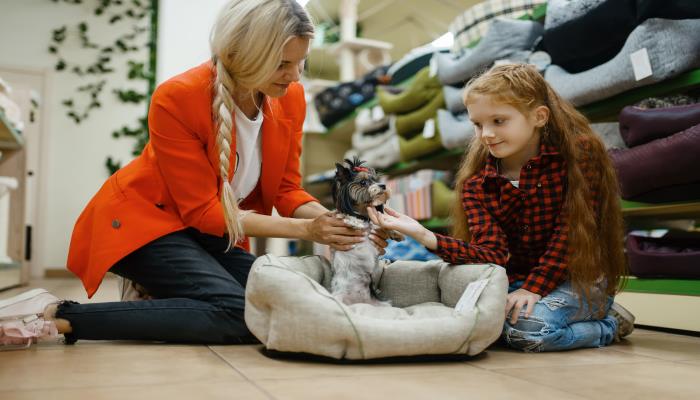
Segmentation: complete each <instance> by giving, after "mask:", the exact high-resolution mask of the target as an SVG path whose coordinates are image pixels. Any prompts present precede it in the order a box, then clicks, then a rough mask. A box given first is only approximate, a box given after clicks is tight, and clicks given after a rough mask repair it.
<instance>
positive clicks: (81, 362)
mask: <svg viewBox="0 0 700 400" xmlns="http://www.w3.org/2000/svg"><path fill="white" fill-rule="evenodd" d="M49 348H50V349H51V351H48V349H49ZM0 364H1V365H3V368H2V369H5V367H4V366H5V365H6V366H9V367H11V369H12V373H2V374H0V388H1V389H2V390H27V389H51V388H81V387H95V386H99V387H102V386H120V385H124V386H129V385H145V384H170V383H190V382H199V381H202V380H230V381H241V380H243V377H241V375H240V374H238V373H237V372H236V371H235V370H233V369H232V368H230V366H228V365H227V364H226V363H225V362H224V361H222V360H221V359H220V358H219V357H218V356H217V355H216V354H214V353H213V352H212V351H211V350H210V349H208V348H207V347H206V346H184V345H165V344H155V345H154V344H132V343H115V342H112V343H104V342H102V343H100V342H97V343H86V344H83V343H78V344H77V345H75V346H65V345H58V344H54V345H46V346H44V347H42V346H39V347H35V348H30V349H28V350H16V351H7V352H2V353H0ZM2 397H3V396H0V398H2Z"/></svg>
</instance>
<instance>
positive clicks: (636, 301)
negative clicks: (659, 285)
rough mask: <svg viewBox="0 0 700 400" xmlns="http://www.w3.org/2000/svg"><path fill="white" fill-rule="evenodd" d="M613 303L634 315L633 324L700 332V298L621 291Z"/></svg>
mask: <svg viewBox="0 0 700 400" xmlns="http://www.w3.org/2000/svg"><path fill="white" fill-rule="evenodd" d="M615 301H616V302H617V303H619V304H622V305H623V306H624V307H625V308H626V309H628V310H630V311H631V312H632V314H634V316H635V321H634V322H635V324H638V325H646V326H655V327H661V328H670V329H681V330H686V331H695V332H700V313H699V312H697V310H698V309H700V296H683V295H669V294H655V293H636V292H630V291H623V292H621V293H618V294H617V295H616V296H615Z"/></svg>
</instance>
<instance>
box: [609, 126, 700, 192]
mask: <svg viewBox="0 0 700 400" xmlns="http://www.w3.org/2000/svg"><path fill="white" fill-rule="evenodd" d="M608 154H610V158H611V159H612V162H613V165H615V169H616V170H617V176H618V179H619V181H620V191H621V193H622V198H624V199H630V198H633V197H636V196H639V195H642V194H644V193H647V192H649V191H652V190H654V189H659V188H662V187H667V186H673V185H683V184H687V183H693V182H699V181H700V168H698V155H699V154H700V125H695V126H693V127H692V128H689V129H686V130H684V131H682V132H678V133H676V134H674V135H671V136H669V137H666V138H663V139H657V140H654V141H652V142H649V143H646V144H643V145H640V146H636V147H633V148H631V149H624V150H619V149H610V150H609V151H608Z"/></svg>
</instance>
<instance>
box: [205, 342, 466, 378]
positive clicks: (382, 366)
mask: <svg viewBox="0 0 700 400" xmlns="http://www.w3.org/2000/svg"><path fill="white" fill-rule="evenodd" d="M210 347H211V348H212V350H214V351H216V352H217V353H218V354H219V355H221V357H222V358H224V359H225V360H226V361H227V362H229V363H230V364H231V365H232V366H233V367H234V368H236V369H237V370H238V371H239V372H240V373H242V374H243V375H245V376H246V377H248V378H249V379H251V380H259V379H299V378H317V377H332V376H364V375H378V374H409V373H412V374H416V373H422V372H425V373H434V372H439V371H450V370H452V369H454V368H456V367H459V366H460V365H468V363H470V362H471V361H459V360H457V361H454V360H450V361H439V362H391V363H389V362H387V363H384V362H382V363H362V364H333V363H330V362H323V361H318V360H296V359H294V360H292V359H282V358H270V357H267V356H265V355H263V354H261V353H260V349H261V348H262V347H261V346H210Z"/></svg>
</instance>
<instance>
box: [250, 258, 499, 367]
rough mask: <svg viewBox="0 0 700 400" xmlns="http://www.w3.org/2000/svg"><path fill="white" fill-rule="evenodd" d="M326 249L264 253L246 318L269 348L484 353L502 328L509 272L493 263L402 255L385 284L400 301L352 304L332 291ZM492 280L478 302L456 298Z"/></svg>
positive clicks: (362, 353)
mask: <svg viewBox="0 0 700 400" xmlns="http://www.w3.org/2000/svg"><path fill="white" fill-rule="evenodd" d="M331 276H332V272H331V269H330V263H329V262H328V260H326V259H325V258H322V257H319V256H308V257H300V258H299V257H276V256H273V255H265V256H262V257H260V258H258V259H257V260H256V261H255V263H254V264H253V268H252V270H251V272H250V277H249V278H248V285H247V287H246V307H245V320H246V324H247V325H248V328H249V329H250V331H251V332H252V333H253V334H254V335H255V336H256V337H257V338H258V339H259V340H260V341H261V342H262V343H263V344H264V345H265V346H266V347H267V348H268V349H271V350H277V351H287V352H303V353H311V354H317V355H322V356H327V357H332V358H337V359H341V358H346V359H355V360H357V359H372V358H381V357H395V356H412V355H428V354H468V355H475V354H478V353H480V352H482V351H483V350H484V349H485V348H486V347H487V346H489V345H490V344H491V343H493V342H494V341H495V340H496V339H497V338H498V337H499V335H500V333H501V330H502V328H503V321H504V318H505V316H504V315H505V313H504V309H505V299H506V292H507V286H508V279H507V277H506V273H505V270H504V269H503V268H501V267H499V266H496V265H492V264H478V265H459V266H452V265H449V264H447V263H444V262H442V261H440V260H434V261H428V262H418V261H397V262H395V263H393V264H391V265H390V266H389V267H387V268H386V269H385V271H384V273H383V275H382V278H381V280H380V283H379V289H380V291H381V297H382V298H383V299H386V300H391V302H392V304H393V307H375V306H371V305H369V304H353V305H351V306H346V305H344V304H342V303H341V302H339V301H338V300H337V299H336V298H334V297H333V296H332V295H331V294H330V293H329V291H328V288H329V287H330V279H331ZM480 279H486V280H487V281H488V283H487V285H486V287H485V289H484V291H483V292H482V293H481V296H480V297H479V299H478V301H477V303H476V307H475V308H473V309H471V310H469V311H466V312H463V313H457V312H456V311H455V310H454V308H453V307H454V305H455V304H456V303H457V301H458V300H459V298H460V296H461V295H462V293H463V292H464V290H465V288H466V287H467V285H468V284H469V283H470V282H473V281H477V280H480Z"/></svg>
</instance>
